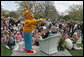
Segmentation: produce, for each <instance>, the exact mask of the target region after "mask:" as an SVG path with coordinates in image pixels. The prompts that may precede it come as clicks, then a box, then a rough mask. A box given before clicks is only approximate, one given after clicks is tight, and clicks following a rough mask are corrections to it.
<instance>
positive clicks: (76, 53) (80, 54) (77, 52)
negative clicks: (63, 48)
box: [68, 44, 83, 56]
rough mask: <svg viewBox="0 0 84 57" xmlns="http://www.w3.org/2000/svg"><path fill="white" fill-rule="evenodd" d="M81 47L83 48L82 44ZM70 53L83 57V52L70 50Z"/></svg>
mask: <svg viewBox="0 0 84 57" xmlns="http://www.w3.org/2000/svg"><path fill="white" fill-rule="evenodd" d="M79 46H80V47H82V48H83V44H80V45H79ZM68 51H69V52H70V53H71V55H72V56H83V50H74V49H70V50H68Z"/></svg>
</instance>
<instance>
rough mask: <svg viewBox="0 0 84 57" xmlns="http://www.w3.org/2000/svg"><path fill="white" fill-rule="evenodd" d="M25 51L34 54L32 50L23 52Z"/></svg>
mask: <svg viewBox="0 0 84 57" xmlns="http://www.w3.org/2000/svg"><path fill="white" fill-rule="evenodd" d="M25 51H26V53H34V51H32V50H25Z"/></svg>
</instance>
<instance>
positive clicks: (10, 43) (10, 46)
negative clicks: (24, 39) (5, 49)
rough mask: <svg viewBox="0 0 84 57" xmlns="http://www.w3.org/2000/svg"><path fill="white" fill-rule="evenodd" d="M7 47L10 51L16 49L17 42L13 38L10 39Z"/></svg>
mask: <svg viewBox="0 0 84 57" xmlns="http://www.w3.org/2000/svg"><path fill="white" fill-rule="evenodd" d="M7 45H8V46H9V48H10V49H14V46H15V41H14V39H13V37H10V38H9V41H8V44H7Z"/></svg>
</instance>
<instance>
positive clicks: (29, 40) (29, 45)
mask: <svg viewBox="0 0 84 57" xmlns="http://www.w3.org/2000/svg"><path fill="white" fill-rule="evenodd" d="M23 34H24V41H25V49H26V50H31V49H32V33H27V32H23Z"/></svg>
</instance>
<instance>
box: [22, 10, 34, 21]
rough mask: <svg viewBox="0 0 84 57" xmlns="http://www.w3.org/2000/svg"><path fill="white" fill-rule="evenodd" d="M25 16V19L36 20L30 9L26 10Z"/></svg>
mask: <svg viewBox="0 0 84 57" xmlns="http://www.w3.org/2000/svg"><path fill="white" fill-rule="evenodd" d="M23 16H24V18H25V19H33V18H34V14H31V13H30V9H28V10H27V8H25V9H24V13H23Z"/></svg>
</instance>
